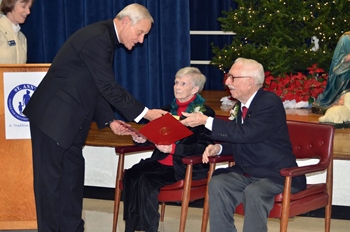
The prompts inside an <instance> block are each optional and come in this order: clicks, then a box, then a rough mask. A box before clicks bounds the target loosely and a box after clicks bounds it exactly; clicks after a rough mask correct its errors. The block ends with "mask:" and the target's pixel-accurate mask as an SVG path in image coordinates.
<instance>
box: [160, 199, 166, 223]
mask: <svg viewBox="0 0 350 232" xmlns="http://www.w3.org/2000/svg"><path fill="white" fill-rule="evenodd" d="M164 214H165V202H162V204H161V207H160V221H161V222H164Z"/></svg>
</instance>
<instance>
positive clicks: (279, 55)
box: [211, 0, 350, 76]
mask: <svg viewBox="0 0 350 232" xmlns="http://www.w3.org/2000/svg"><path fill="white" fill-rule="evenodd" d="M235 2H237V4H238V7H237V9H230V10H228V11H223V17H221V18H218V20H219V22H220V23H221V26H222V30H223V31H227V32H235V33H236V35H235V36H234V38H233V41H232V43H231V44H227V45H226V46H225V47H223V48H219V47H216V46H215V45H213V44H212V51H213V54H214V57H213V59H212V61H211V64H213V65H215V66H217V67H219V68H220V70H222V71H224V72H226V71H227V70H228V69H229V68H230V67H231V65H232V63H233V61H234V60H235V59H236V58H237V57H245V58H251V59H255V60H257V61H259V62H260V63H262V64H263V66H264V68H265V70H266V71H270V72H271V74H272V75H275V76H278V75H284V74H286V73H296V72H304V71H306V70H307V68H308V67H311V66H312V65H314V64H317V66H318V67H320V68H323V69H324V70H328V68H329V66H330V64H331V60H332V55H333V51H334V48H335V46H336V44H337V42H338V39H339V37H340V36H341V35H342V34H343V33H344V32H345V31H347V30H350V19H349V12H350V2H349V1H348V0H334V1H325V0H321V1H320V0H304V1H300V0H290V1H288V0H284V1H282V0H235Z"/></svg>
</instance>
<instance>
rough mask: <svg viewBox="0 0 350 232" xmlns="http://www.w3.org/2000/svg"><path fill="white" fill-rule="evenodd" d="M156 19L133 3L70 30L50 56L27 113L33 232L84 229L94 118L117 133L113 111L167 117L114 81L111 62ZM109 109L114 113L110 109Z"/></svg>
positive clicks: (141, 38) (138, 40)
mask: <svg viewBox="0 0 350 232" xmlns="http://www.w3.org/2000/svg"><path fill="white" fill-rule="evenodd" d="M152 23H153V18H152V16H151V15H150V13H149V12H148V10H147V9H146V8H145V7H144V6H142V5H139V4H130V5H128V6H126V7H125V8H124V9H123V10H121V11H120V12H119V13H118V14H117V15H116V17H115V18H114V19H110V20H106V21H101V22H97V23H94V24H91V25H88V26H86V27H84V28H82V29H80V30H78V31H77V32H75V33H74V34H73V35H72V36H71V37H70V38H69V39H68V40H67V41H66V42H65V44H64V45H63V46H62V48H61V49H60V50H59V52H58V53H57V55H56V57H55V58H54V60H53V62H52V64H51V67H50V68H49V70H48V72H47V74H46V75H45V77H44V78H43V80H42V81H41V83H40V84H39V86H38V87H37V89H36V90H35V92H34V94H33V95H32V97H31V99H30V100H29V103H28V105H27V106H26V107H25V109H24V114H25V115H26V116H27V117H28V119H29V122H30V130H31V140H32V152H33V169H34V194H35V203H36V212H37V222H38V232H46V231H57V232H58V231H64V232H71V231H79V232H80V231H84V221H83V220H82V218H81V214H82V200H83V188H84V158H83V155H82V147H83V146H84V144H85V140H86V137H87V134H88V131H89V128H90V124H91V122H92V121H93V120H95V121H96V123H97V125H98V127H99V128H103V127H106V126H109V127H110V128H111V129H112V131H113V132H114V133H115V134H119V135H123V134H128V133H129V132H128V129H127V128H125V127H123V126H122V125H120V124H119V123H118V121H117V120H115V119H114V111H113V109H116V110H117V111H118V112H119V113H121V114H122V115H124V116H125V117H126V118H127V119H129V120H134V121H136V122H138V121H139V120H141V119H142V118H146V119H148V120H153V119H155V118H158V117H160V116H161V115H162V114H164V113H166V112H165V111H163V110H159V109H153V110H150V109H148V108H147V107H145V106H144V105H143V104H142V103H141V102H139V101H138V100H136V99H135V98H134V97H133V96H132V95H131V94H130V93H128V92H127V91H126V90H125V89H124V88H123V87H122V86H121V85H119V84H118V83H116V82H115V79H114V74H113V66H112V62H113V56H114V51H115V49H116V48H120V47H121V46H122V44H123V45H124V46H125V47H126V48H127V49H128V50H132V48H133V47H134V45H135V44H137V43H143V41H144V37H145V35H146V34H147V33H148V32H149V31H150V29H151V26H152ZM112 107H113V108H112Z"/></svg>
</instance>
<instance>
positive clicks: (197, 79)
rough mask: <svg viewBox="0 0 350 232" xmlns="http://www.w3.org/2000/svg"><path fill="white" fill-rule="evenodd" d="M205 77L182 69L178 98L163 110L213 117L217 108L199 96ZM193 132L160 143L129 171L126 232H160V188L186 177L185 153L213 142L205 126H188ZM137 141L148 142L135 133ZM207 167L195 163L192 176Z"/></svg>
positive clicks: (125, 182)
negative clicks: (173, 140)
mask: <svg viewBox="0 0 350 232" xmlns="http://www.w3.org/2000/svg"><path fill="white" fill-rule="evenodd" d="M205 81H206V78H205V76H204V75H203V74H202V73H201V72H200V71H199V70H198V69H197V68H194V67H185V68H182V69H180V70H179V71H178V72H177V73H176V76H175V83H174V95H175V99H174V100H173V102H172V103H171V104H170V105H167V106H164V107H163V108H162V109H163V110H166V111H168V112H170V113H171V114H172V115H174V116H181V113H182V112H198V111H200V112H202V113H203V114H205V115H208V116H212V117H213V116H214V111H213V110H212V109H211V108H209V107H208V106H206V105H205V104H204V102H205V100H204V99H203V98H202V97H201V96H200V95H199V92H201V91H202V89H203V87H204V84H205ZM189 129H190V130H191V131H192V132H193V134H192V135H191V136H189V137H187V138H184V139H182V140H180V141H177V142H176V143H175V144H168V145H157V144H156V148H157V149H155V150H154V151H153V154H152V156H151V157H150V158H147V159H145V160H141V161H140V162H139V163H138V164H135V165H134V166H133V167H132V168H130V169H128V170H126V172H125V174H124V178H123V186H124V220H125V231H127V232H129V231H135V230H142V231H147V232H149V231H157V230H158V224H159V213H158V194H159V190H160V188H161V187H163V186H165V185H169V184H173V183H175V182H176V181H178V180H181V179H184V176H185V170H186V166H185V165H184V164H183V163H182V161H181V159H182V158H183V157H185V156H190V155H195V154H202V153H203V152H204V150H205V148H206V146H207V145H209V144H211V143H213V141H212V140H211V139H210V131H209V130H207V129H206V128H205V127H204V126H198V127H195V128H189ZM133 139H134V141H135V142H137V143H146V141H145V139H142V138H141V137H136V136H133ZM207 171H208V166H207V165H206V164H198V165H195V166H194V171H193V179H201V178H204V177H206V175H207Z"/></svg>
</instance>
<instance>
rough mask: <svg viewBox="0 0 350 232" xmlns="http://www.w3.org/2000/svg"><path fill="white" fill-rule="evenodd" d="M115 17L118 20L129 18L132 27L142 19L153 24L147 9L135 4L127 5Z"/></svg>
mask: <svg viewBox="0 0 350 232" xmlns="http://www.w3.org/2000/svg"><path fill="white" fill-rule="evenodd" d="M115 17H116V18H117V19H119V20H121V19H123V18H124V17H129V18H130V20H131V22H132V25H135V24H136V23H137V22H138V21H140V20H142V19H148V20H149V21H151V23H153V22H154V21H153V18H152V16H151V14H150V13H149V11H148V10H147V8H146V7H144V6H143V5H140V4H137V3H133V4H130V5H127V6H126V7H125V8H124V9H123V10H121V11H120V12H119V13H118V14H117V15H116V16H115Z"/></svg>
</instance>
